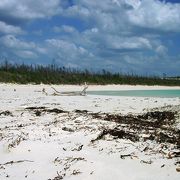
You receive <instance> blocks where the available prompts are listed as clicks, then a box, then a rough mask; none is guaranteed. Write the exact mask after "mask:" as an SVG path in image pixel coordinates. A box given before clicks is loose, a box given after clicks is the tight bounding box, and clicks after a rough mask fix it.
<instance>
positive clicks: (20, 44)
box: [0, 35, 36, 49]
mask: <svg viewBox="0 0 180 180" xmlns="http://www.w3.org/2000/svg"><path fill="white" fill-rule="evenodd" d="M0 40H1V43H2V44H3V45H4V46H6V47H7V48H12V49H34V48H35V47H36V45H35V43H33V42H25V41H21V40H19V39H17V38H16V37H15V36H13V35H6V36H3V37H1V38H0Z"/></svg>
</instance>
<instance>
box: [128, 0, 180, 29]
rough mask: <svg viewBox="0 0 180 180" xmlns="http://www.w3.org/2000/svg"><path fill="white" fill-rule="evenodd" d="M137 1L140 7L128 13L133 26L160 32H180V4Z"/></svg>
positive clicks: (155, 0) (149, 0) (145, 0)
mask: <svg viewBox="0 0 180 180" xmlns="http://www.w3.org/2000/svg"><path fill="white" fill-rule="evenodd" d="M137 1H138V2H139V3H138V6H136V7H135V8H133V9H131V10H129V11H128V12H127V15H128V18H129V21H130V22H131V23H132V24H133V25H136V26H139V27H144V28H152V29H156V30H160V31H172V32H180V4H172V3H165V2H162V1H158V0H142V1H140V0H137ZM130 4H131V3H130Z"/></svg>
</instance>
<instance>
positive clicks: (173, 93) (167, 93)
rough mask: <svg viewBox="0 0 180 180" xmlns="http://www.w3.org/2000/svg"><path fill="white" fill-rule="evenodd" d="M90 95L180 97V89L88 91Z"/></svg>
mask: <svg viewBox="0 0 180 180" xmlns="http://www.w3.org/2000/svg"><path fill="white" fill-rule="evenodd" d="M87 94H90V95H104V96H135V97H180V89H178V90H177V89H176V90H175V89H173V90H172V89H171V90H126V91H124V90H123V91H88V92H87Z"/></svg>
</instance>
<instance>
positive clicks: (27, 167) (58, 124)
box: [0, 84, 180, 180]
mask: <svg viewBox="0 0 180 180" xmlns="http://www.w3.org/2000/svg"><path fill="white" fill-rule="evenodd" d="M51 87H54V88H56V89H57V90H58V91H60V92H61V91H66V92H69V91H81V90H82V89H83V85H82V86H77V85H76V86H74V85H52V86H51V85H43V84H42V85H16V84H0V179H1V180H5V179H11V180H20V179H28V180H47V179H49V180H58V179H65V180H66V179H68V180H71V179H72V180H76V179H77V180H85V179H86V180H110V179H111V180H117V179H129V180H154V179H158V180H172V179H173V180H178V179H179V177H180V172H178V171H179V161H180V159H179V155H177V154H178V153H179V152H180V151H179V148H178V147H177V144H173V143H171V142H170V141H168V142H162V141H158V140H157V139H155V140H149V139H150V138H149V134H152V135H153V133H154V132H155V133H157V134H158V133H159V132H161V131H162V132H166V131H167V132H170V131H169V130H170V129H171V130H172V129H173V131H171V132H174V131H178V129H180V118H179V114H180V98H179V97H176V98H151V97H120V96H97V95H86V96H53V95H52V94H53V92H54V91H53V89H52V88H51ZM43 88H44V89H45V91H46V92H47V94H45V93H43V91H42V90H43ZM133 89H136V90H144V89H180V87H163V86H129V85H107V86H100V85H99V86H97V85H91V86H89V87H88V90H133ZM152 109H154V110H156V111H157V110H158V111H159V110H163V111H164V110H172V111H177V114H176V117H175V122H174V121H173V125H172V126H171V125H170V124H168V125H167V124H165V125H164V124H163V128H164V129H162V127H159V126H158V128H157V129H156V130H157V131H156V130H154V129H152V130H150V129H148V130H147V131H148V133H147V132H146V128H145V129H143V131H140V132H139V133H140V135H139V136H138V132H137V129H136V136H138V140H134V141H133V138H132V139H131V137H132V136H130V138H129V139H128V138H127V136H126V135H127V134H126V133H127V132H128V133H130V134H131V131H132V134H133V133H134V132H135V131H134V130H133V129H131V128H132V124H131V126H129V125H126V123H121V124H119V123H118V122H116V121H110V120H109V119H108V120H107V119H106V118H104V117H105V116H108V115H107V113H108V114H112V115H116V114H117V115H121V116H127V117H128V118H130V116H129V115H135V116H138V115H141V114H143V113H147V112H148V111H152ZM113 117H114V116H113ZM103 118H104V119H103ZM165 126H166V127H165ZM167 126H168V127H167ZM114 128H116V130H117V128H119V129H118V132H123V133H124V132H125V136H124V137H123V138H118V137H116V136H115V135H114V134H113V133H111V132H110V131H108V130H112V129H114ZM104 130H106V131H104ZM151 131H152V132H151ZM102 132H110V133H106V134H105V135H103V136H102V137H101V138H99V139H98V138H97V137H99V135H100V134H101V133H102ZM113 132H114V131H113ZM136 136H133V137H136ZM170 136H171V134H168V138H169V137H170ZM146 137H148V138H147V139H148V140H145V139H146ZM156 141H157V142H156Z"/></svg>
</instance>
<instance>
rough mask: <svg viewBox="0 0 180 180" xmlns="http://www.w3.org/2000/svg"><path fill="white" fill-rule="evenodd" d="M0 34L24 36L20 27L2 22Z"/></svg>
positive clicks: (0, 23)
mask: <svg viewBox="0 0 180 180" xmlns="http://www.w3.org/2000/svg"><path fill="white" fill-rule="evenodd" d="M0 32H2V33H4V34H23V30H22V29H21V28H20V27H17V26H12V25H8V24H6V23H5V22H2V21H0Z"/></svg>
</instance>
